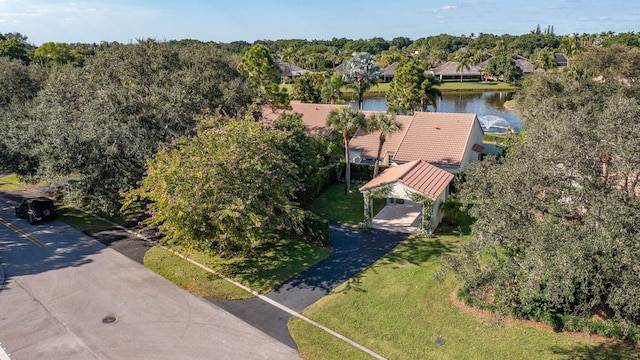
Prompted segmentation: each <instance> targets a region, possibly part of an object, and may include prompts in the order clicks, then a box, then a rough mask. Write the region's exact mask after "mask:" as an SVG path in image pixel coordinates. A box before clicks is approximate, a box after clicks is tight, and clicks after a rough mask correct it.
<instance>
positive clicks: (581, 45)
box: [0, 26, 640, 71]
mask: <svg viewBox="0 0 640 360" xmlns="http://www.w3.org/2000/svg"><path fill="white" fill-rule="evenodd" d="M169 43H170V44H172V45H175V46H176V47H183V46H189V45H193V44H201V45H202V44H203V42H201V41H198V40H189V39H186V40H172V41H170V42H169ZM206 44H207V45H209V46H212V47H216V48H219V49H221V50H225V51H229V52H231V53H234V54H243V53H244V52H245V51H247V50H248V49H249V48H250V47H251V46H252V45H255V44H263V45H265V46H267V47H268V49H269V50H270V51H271V52H272V53H273V54H277V56H278V57H279V58H280V60H281V61H285V62H291V63H293V64H295V65H297V66H300V67H302V68H305V69H307V70H311V71H322V70H329V69H333V68H334V67H336V66H337V65H339V64H341V63H342V62H344V61H345V60H346V59H348V58H349V57H350V56H351V54H353V53H354V52H360V53H369V54H371V55H374V56H375V57H376V61H377V63H378V64H379V65H380V66H383V67H384V66H387V65H389V64H392V63H394V62H396V61H400V60H402V59H403V58H406V57H414V58H419V59H425V58H428V59H429V60H430V61H433V62H434V63H442V62H444V61H448V60H455V59H456V57H459V54H458V55H456V52H459V51H461V50H464V51H467V52H470V53H472V54H475V56H476V58H477V59H481V58H482V57H485V59H486V54H492V55H494V56H500V55H504V56H516V55H520V56H523V57H525V58H534V59H535V58H536V57H544V56H546V55H545V54H540V52H541V51H549V52H552V53H558V52H559V53H564V54H566V55H567V56H569V57H573V56H575V55H576V54H578V53H579V52H580V51H581V50H582V49H585V48H589V47H593V46H598V47H610V46H612V45H615V44H618V45H625V46H629V47H640V34H637V33H635V32H624V33H619V34H615V33H614V32H611V31H609V32H601V33H599V34H587V33H583V34H571V35H556V34H555V33H554V30H553V26H548V27H547V28H546V29H544V30H541V29H540V26H538V27H537V28H536V29H534V30H532V31H531V32H529V33H527V34H522V35H510V34H502V35H495V34H485V33H479V34H474V33H471V34H470V35H464V34H463V35H459V36H455V35H448V34H439V35H434V36H428V37H422V38H418V39H415V40H412V39H410V38H408V37H395V38H393V39H391V40H386V39H383V38H381V37H373V38H371V39H348V38H344V37H343V38H332V39H330V40H305V39H281V40H258V41H255V42H253V43H249V42H246V41H233V42H230V43H216V42H207V43H206ZM115 45H122V44H119V43H117V42H101V43H99V44H96V43H93V44H83V43H72V44H66V43H55V42H47V43H44V44H42V45H41V46H39V47H36V46H33V45H31V44H29V43H28V38H27V37H26V36H24V35H22V34H20V33H6V34H4V35H3V34H2V33H0V56H8V57H10V58H12V59H19V60H21V61H24V62H34V61H35V62H40V63H48V62H56V63H74V64H76V65H82V64H83V61H84V59H85V58H87V57H89V56H93V55H94V54H95V53H96V52H97V51H100V50H102V49H105V48H108V47H110V46H115ZM485 59H481V60H480V61H482V60H485ZM480 61H478V62H480Z"/></svg>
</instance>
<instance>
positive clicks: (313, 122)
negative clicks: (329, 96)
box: [262, 101, 349, 133]
mask: <svg viewBox="0 0 640 360" xmlns="http://www.w3.org/2000/svg"><path fill="white" fill-rule="evenodd" d="M290 105H291V110H273V109H269V108H264V109H263V110H262V116H263V119H264V121H265V123H266V124H272V123H273V121H275V120H276V119H278V118H279V117H280V115H281V114H283V113H294V112H296V113H299V114H302V123H303V124H304V126H305V127H306V130H305V131H306V132H307V133H312V132H316V131H320V132H326V133H329V132H331V128H329V127H328V126H327V116H329V113H330V112H331V110H333V109H336V108H340V107H347V106H349V105H332V104H307V103H302V102H300V101H291V103H290Z"/></svg>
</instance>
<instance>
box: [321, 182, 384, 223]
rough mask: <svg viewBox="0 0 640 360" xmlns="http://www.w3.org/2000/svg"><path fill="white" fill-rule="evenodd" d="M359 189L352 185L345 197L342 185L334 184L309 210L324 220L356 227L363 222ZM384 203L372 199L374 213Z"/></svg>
mask: <svg viewBox="0 0 640 360" xmlns="http://www.w3.org/2000/svg"><path fill="white" fill-rule="evenodd" d="M359 187H360V185H353V184H352V185H351V191H350V192H349V196H345V195H344V184H335V185H333V186H331V187H330V188H328V189H327V190H326V191H325V192H324V193H322V195H321V196H320V197H319V198H318V200H316V201H314V202H313V204H311V206H310V207H309V210H311V211H313V212H314V213H316V214H318V215H320V216H322V217H323V218H325V219H329V220H334V221H337V222H339V223H341V224H343V225H347V226H352V227H357V226H358V225H360V224H361V223H362V222H363V221H364V200H363V198H362V194H360V192H359V191H358V188H359ZM385 203H386V201H385V200H384V199H374V201H373V210H374V213H377V212H378V211H380V209H382V207H384V204H385Z"/></svg>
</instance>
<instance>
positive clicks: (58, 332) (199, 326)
mask: <svg viewBox="0 0 640 360" xmlns="http://www.w3.org/2000/svg"><path fill="white" fill-rule="evenodd" d="M14 203H15V201H12V200H9V199H6V198H4V197H0V217H2V218H4V219H5V220H6V221H8V222H10V223H11V224H12V225H13V226H15V227H17V228H19V229H22V230H24V231H26V232H29V233H30V234H32V235H33V236H34V237H33V238H31V239H29V238H26V237H24V236H21V235H19V234H18V233H17V232H16V231H14V230H11V229H10V228H8V227H6V226H3V225H0V256H1V257H2V259H1V260H2V263H3V265H4V272H5V275H6V281H5V283H4V285H2V286H1V288H0V342H1V343H2V347H4V348H6V352H7V353H9V354H11V358H13V359H83V360H84V359H118V360H121V359H299V358H300V357H299V355H298V354H297V352H296V351H295V350H293V349H291V348H290V347H287V346H285V345H283V344H282V343H280V342H278V341H276V340H275V339H273V338H272V337H269V336H267V335H266V334H264V333H263V332H261V331H258V330H257V329H255V328H254V327H252V326H250V325H248V324H247V323H245V322H243V321H241V320H239V319H238V318H236V317H234V316H232V315H231V314H229V313H227V312H225V311H223V310H222V309H220V308H218V307H215V306H212V305H211V304H210V303H208V302H206V301H204V300H203V299H202V298H200V297H197V296H194V295H191V294H189V293H188V292H186V291H184V290H182V289H181V288H179V287H178V286H176V285H174V284H172V283H171V282H169V281H168V280H166V279H164V278H162V277H161V276H159V275H157V274H155V273H153V272H152V271H151V270H149V269H147V268H145V267H144V266H142V265H140V264H138V263H136V262H134V261H132V260H131V259H129V258H127V257H125V256H123V255H121V254H120V253H118V252H116V251H114V250H113V249H111V248H107V247H105V246H104V245H103V244H101V243H99V242H98V241H96V240H94V239H92V238H90V237H89V236H86V235H84V234H82V233H80V232H78V231H76V230H74V229H72V228H70V227H69V226H67V225H65V224H63V223H61V222H58V221H53V222H49V223H45V224H40V225H35V226H32V225H29V224H28V223H27V221H25V220H16V219H15V216H14V215H13V212H12V205H13V204H14ZM0 355H1V354H0Z"/></svg>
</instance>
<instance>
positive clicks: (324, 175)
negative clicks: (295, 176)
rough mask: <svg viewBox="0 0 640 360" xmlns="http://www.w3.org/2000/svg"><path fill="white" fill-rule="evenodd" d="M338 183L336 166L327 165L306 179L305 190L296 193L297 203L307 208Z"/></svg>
mask: <svg viewBox="0 0 640 360" xmlns="http://www.w3.org/2000/svg"><path fill="white" fill-rule="evenodd" d="M337 182H338V179H337V177H336V170H335V165H327V166H324V167H321V168H319V169H317V171H315V172H314V173H313V174H310V175H309V176H307V177H306V178H305V179H304V183H303V186H304V189H303V190H301V191H298V192H296V201H297V202H298V203H300V206H302V207H306V206H308V205H309V204H311V202H312V201H313V200H314V199H315V198H316V197H317V196H318V195H319V194H320V193H322V192H323V191H324V190H326V189H328V188H329V187H330V186H331V185H333V184H335V183H337Z"/></svg>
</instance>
